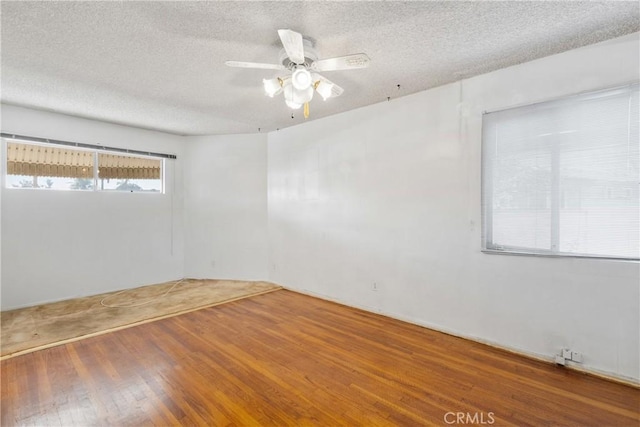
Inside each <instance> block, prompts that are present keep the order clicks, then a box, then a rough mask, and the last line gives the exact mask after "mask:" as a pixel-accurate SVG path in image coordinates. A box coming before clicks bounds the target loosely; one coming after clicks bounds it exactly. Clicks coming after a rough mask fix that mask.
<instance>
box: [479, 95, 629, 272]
mask: <svg viewBox="0 0 640 427" xmlns="http://www.w3.org/2000/svg"><path fill="white" fill-rule="evenodd" d="M638 93H639V92H638V85H637V84H636V85H630V86H626V87H623V88H617V89H611V90H606V91H600V92H594V93H590V94H583V95H578V96H574V97H570V98H566V99H562V100H557V101H552V102H545V103H540V104H536V105H530V106H526V107H520V108H514V109H510V110H505V111H499V112H495V113H488V114H485V115H484V117H483V140H482V156H483V158H482V199H483V244H484V249H485V250H489V251H505V252H512V253H531V254H545V255H569V256H589V257H604V258H621V259H635V260H637V259H638V258H640V197H639V191H638V186H639V184H640V167H639V162H640V151H639V144H640V143H639V139H640V136H639V133H638V128H639V117H640V111H639V102H640V100H639V96H638Z"/></svg>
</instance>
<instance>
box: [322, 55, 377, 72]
mask: <svg viewBox="0 0 640 427" xmlns="http://www.w3.org/2000/svg"><path fill="white" fill-rule="evenodd" d="M370 62H371V60H370V59H369V57H368V56H367V55H366V54H364V53H354V54H353V55H347V56H339V57H336V58H327V59H321V60H319V61H315V62H314V63H313V64H311V69H312V70H315V71H336V70H352V69H356V68H367V67H368V66H369V63H370Z"/></svg>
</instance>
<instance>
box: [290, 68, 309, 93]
mask: <svg viewBox="0 0 640 427" xmlns="http://www.w3.org/2000/svg"><path fill="white" fill-rule="evenodd" d="M291 82H292V83H293V87H295V88H296V89H298V90H306V89H307V88H308V87H311V83H312V82H311V73H310V72H309V71H307V70H306V69H304V68H298V69H297V70H295V71H294V72H293V74H292V76H291Z"/></svg>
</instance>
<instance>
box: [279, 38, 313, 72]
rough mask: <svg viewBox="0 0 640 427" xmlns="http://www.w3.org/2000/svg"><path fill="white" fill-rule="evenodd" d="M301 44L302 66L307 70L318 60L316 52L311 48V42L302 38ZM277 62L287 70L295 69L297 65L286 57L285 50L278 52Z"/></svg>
mask: <svg viewBox="0 0 640 427" xmlns="http://www.w3.org/2000/svg"><path fill="white" fill-rule="evenodd" d="M302 44H303V45H304V64H302V65H304V66H305V67H306V68H309V67H310V66H311V64H313V62H314V61H316V60H317V59H318V54H317V53H316V50H315V48H314V46H313V45H314V43H313V42H312V41H311V40H309V39H306V38H303V39H302ZM279 61H280V63H281V64H282V65H284V66H285V67H287V68H289V69H291V68H293V67H295V66H296V65H299V64H296V63H294V62H292V61H291V60H290V59H289V56H288V55H287V51H286V50H285V49H282V50H281V51H280V55H279Z"/></svg>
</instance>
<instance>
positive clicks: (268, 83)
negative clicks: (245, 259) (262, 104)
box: [262, 78, 282, 98]
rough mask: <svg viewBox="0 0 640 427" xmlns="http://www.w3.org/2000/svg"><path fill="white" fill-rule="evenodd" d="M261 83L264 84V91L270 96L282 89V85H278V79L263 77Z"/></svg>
mask: <svg viewBox="0 0 640 427" xmlns="http://www.w3.org/2000/svg"><path fill="white" fill-rule="evenodd" d="M262 83H263V84H264V91H265V93H266V94H267V96H270V97H271V98H273V97H274V96H275V95H277V94H279V93H280V92H281V91H282V86H280V79H277V78H276V79H268V80H267V79H263V80H262Z"/></svg>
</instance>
